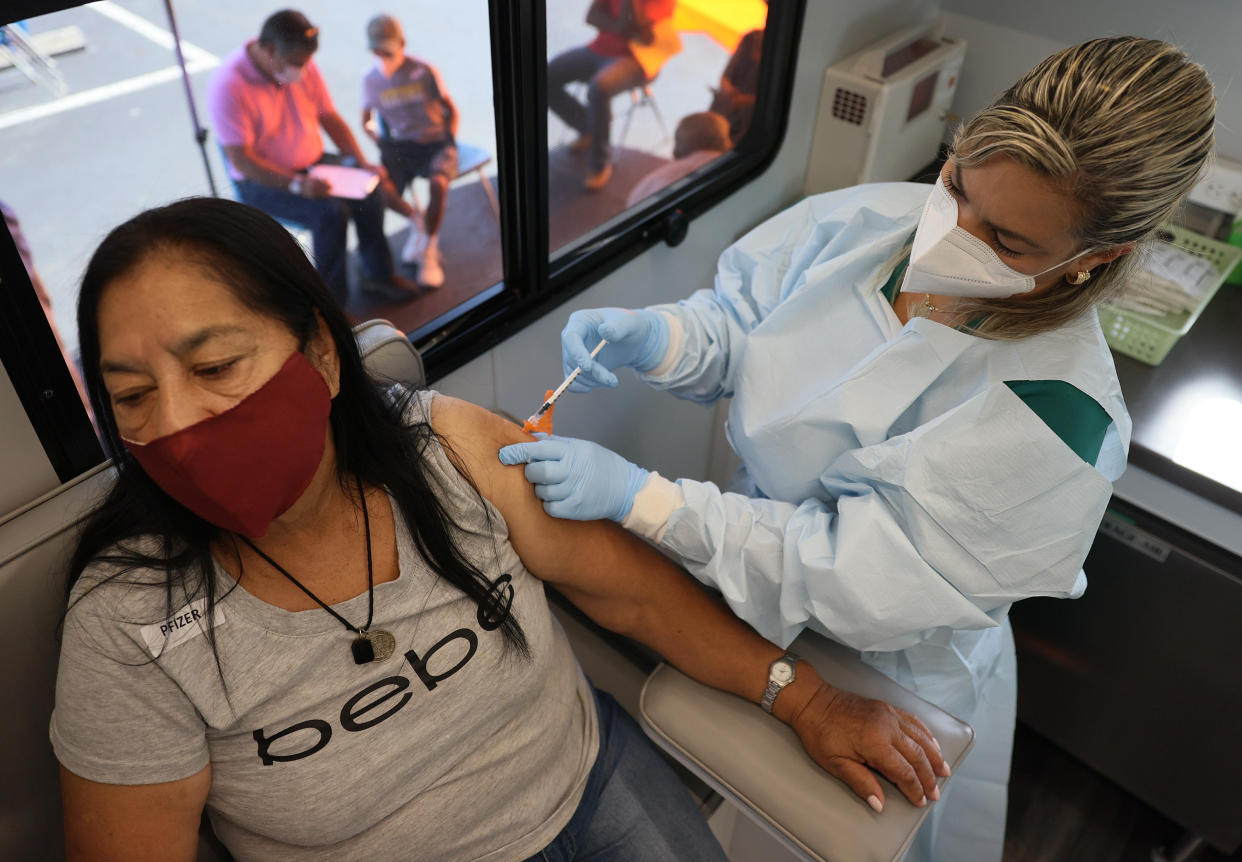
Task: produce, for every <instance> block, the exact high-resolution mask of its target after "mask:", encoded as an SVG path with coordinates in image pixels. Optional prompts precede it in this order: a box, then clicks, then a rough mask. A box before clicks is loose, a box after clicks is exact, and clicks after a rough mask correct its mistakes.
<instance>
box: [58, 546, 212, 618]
mask: <svg viewBox="0 0 1242 862" xmlns="http://www.w3.org/2000/svg"><path fill="white" fill-rule="evenodd" d="M175 553H176V549H175V548H172V547H169V545H168V543H166V542H164V541H163V540H161V539H160V538H159V537H158V536H151V535H140V536H133V537H130V538H128V539H122V540H120V541H118V542H116V543H114V544H113V545H110V546H109V547H107V548H104V549H103V550H102V551H100V552H99V553H98V554H96V555H95V557H94V558H93V559H92V560H90V562H88V563H87V564H86V565H85V566H84V567H83V569H82V571H81V573H80V574H79V575H78V577H77V579H76V580H75V581H74V582H73V586H72V587H71V588H70V590H69V601H68V605H67V607H68V612H70V613H78V612H81V613H85V614H86V615H89V616H92V617H101V618H114V617H124V618H127V619H133V618H137V617H141V616H144V615H148V614H149V613H151V612H154V613H155V614H156V616H158V615H159V614H161V613H162V612H163V609H164V606H165V605H166V604H167V601H168V595H167V591H168V586H169V584H170V583H172V582H173V581H174V580H178V581H181V582H183V583H184V582H186V581H187V580H195V579H186V578H173V577H172V574H173V572H172V569H171V566H172V564H171V563H168V562H167V561H169V560H171V559H172V557H173V555H174V554H175ZM191 598H193V597H191Z"/></svg>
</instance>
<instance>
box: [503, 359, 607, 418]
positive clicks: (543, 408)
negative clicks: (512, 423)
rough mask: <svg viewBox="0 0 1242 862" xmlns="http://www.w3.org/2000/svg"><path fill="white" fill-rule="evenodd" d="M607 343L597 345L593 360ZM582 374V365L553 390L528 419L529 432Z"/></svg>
mask: <svg viewBox="0 0 1242 862" xmlns="http://www.w3.org/2000/svg"><path fill="white" fill-rule="evenodd" d="M607 343H608V340H607V339H602V340H601V341H600V343H599V344H597V345H595V349H594V350H592V351H591V358H592V359H594V358H595V357H596V356H597V355H598V354H599V352H600V351H601V350H603V349H604V345H605V344H607ZM581 373H582V366H581V365H579V366H578V367H577V368H575V369H574V370H573V371H571V372H569V376H568V377H566V378H565V380H564V381H563V382H562V383H561V385H560V386H558V387H556V389H555V390H553V392H552V394H551V395H549V396H548V397H547V399H546V400H545V401H544V402H543V403H542V404H540V405H539V409H538V410H536V411H535V412H534V413H532V414H530V417H529V418H527V420H526V424H525V425H524V426H523V427H524V428H526V429H527V430H530V429H531V428H534V427H535V426H537V425H538V424H539V420H540V419H542V418H543V414H545V413H547V412H548V411H549V410H551V409H552V405H553V404H555V403H556V399H558V398H560V397H561V395H562V394H563V393H564V392H565V390H566V389H568V388H569V384H571V383H573V382H574V381H575V380H577V379H578V375H579V374H581Z"/></svg>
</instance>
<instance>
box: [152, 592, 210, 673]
mask: <svg viewBox="0 0 1242 862" xmlns="http://www.w3.org/2000/svg"><path fill="white" fill-rule="evenodd" d="M211 617H212V619H211V624H212V625H213V626H221V625H224V608H222V607H220V605H219V604H217V605H216V607H215V610H214V611H213V612H212V614H211ZM206 633H207V597H206V596H204V597H203V598H201V599H198V600H197V601H193V602H190V603H189V604H188V605H186V606H185V607H183V608H182V609H181V610H179V611H177V612H176V613H175V614H173V615H172V616H171V617H169V618H168V619H166V620H164V621H162V622H158V623H151V625H149V626H143V627H142V639H143V640H144V641H146V644H147V649H148V650H150V652H151V657H152V658H159V657H160V655H161V654H162V653H163V652H164V650H166V649H171V648H172V647H175V646H179V645H180V644H183V643H185V642H186V641H188V640H190V639H191V638H196V637H198V636H199V635H203V634H206Z"/></svg>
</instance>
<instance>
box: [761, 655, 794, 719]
mask: <svg viewBox="0 0 1242 862" xmlns="http://www.w3.org/2000/svg"><path fill="white" fill-rule="evenodd" d="M797 664H798V656H797V655H795V654H794V653H791V652H787V653H785V654H784V655H783V656H781V657H780V658H778V659H777V660H776V661H774V662H772V663H771V664H770V665H768V687H767V688H765V689H764V690H763V697H762V698H760V700H759V705H760V706H761V707H763V711H764V712H771V711H772V704H773V703H775V702H776V696H777V695H778V694H780V693H781V689H782V688H784V687H785V686H787V685H789V684H790V683H791V682H793V681H794V680H795V679H796V678H797V676H798V670H797V667H796V665H797Z"/></svg>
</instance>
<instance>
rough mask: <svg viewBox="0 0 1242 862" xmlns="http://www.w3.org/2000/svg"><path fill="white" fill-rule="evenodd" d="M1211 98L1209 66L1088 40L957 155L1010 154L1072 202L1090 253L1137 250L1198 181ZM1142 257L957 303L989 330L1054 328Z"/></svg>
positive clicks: (1160, 45) (1206, 150)
mask: <svg viewBox="0 0 1242 862" xmlns="http://www.w3.org/2000/svg"><path fill="white" fill-rule="evenodd" d="M1215 113H1216V99H1215V97H1214V95H1213V93H1212V84H1211V82H1210V81H1209V80H1208V77H1207V74H1206V72H1205V71H1204V70H1203V67H1202V66H1200V65H1198V64H1197V63H1192V62H1191V61H1190V60H1189V59H1188V58H1187V57H1186V55H1185V54H1184V53H1183V52H1182V51H1181V50H1180V49H1178V48H1175V47H1174V46H1172V45H1169V44H1167V43H1165V42H1160V41H1157V40H1154V39H1140V38H1137V37H1133V36H1119V37H1113V38H1106V39H1093V40H1091V41H1089V42H1083V43H1082V44H1080V45H1074V46H1072V47H1069V48H1066V49H1065V50H1063V51H1058V52H1057V53H1056V54H1053V55H1052V56H1051V57H1049V58H1047V59H1046V60H1044V61H1043V62H1042V63H1040V64H1039V65H1038V66H1036V67H1035V68H1034V69H1032V70H1031V71H1030V72H1028V73H1027V74H1026V75H1024V76H1023V77H1022V78H1021V80H1019V81H1018V82H1017V83H1016V84H1014V85H1013V86H1012V87H1010V88H1009V89H1008V90H1007V91H1006V92H1005V93H1004V94H1003V95H1002V96H1001V97H1000V98H999V99H997V100H996V101H995V102H994V103H993V104H992V105H991V106H990V107H988V108H985V109H984V110H983V111H981V112H980V113H979V114H978V115H976V116H975V117H974V118H973V119H971V120H969V121H968V122H966V123H965V124H963V125H962V126H961V127H960V128H958V130H957V131H956V133H955V134H954V137H953V147H952V156H953V158H954V160H955V161H956V162H957V163H958V164H961V165H964V166H971V165H978V164H980V163H982V162H985V161H987V160H988V159H990V158H992V157H993V156H1005V157H1008V158H1011V159H1014V160H1015V161H1017V162H1019V163H1020V164H1022V165H1025V166H1026V167H1028V168H1031V169H1032V170H1035V171H1037V172H1039V173H1041V174H1044V175H1045V176H1047V177H1049V178H1051V179H1052V180H1054V182H1056V183H1057V185H1058V187H1060V188H1063V189H1064V190H1065V191H1066V192H1067V193H1068V194H1069V195H1070V196H1071V197H1072V198H1073V199H1074V200H1076V201H1077V203H1078V207H1079V211H1078V219H1077V228H1076V235H1077V239H1078V241H1079V245H1078V248H1079V249H1081V250H1083V251H1088V250H1101V249H1108V248H1112V247H1114V246H1118V245H1124V244H1127V243H1135V244H1138V245H1140V246H1141V245H1142V244H1143V243H1145V242H1147V241H1149V240H1151V239H1152V237H1153V235H1154V233H1155V231H1156V228H1157V227H1159V225H1160V224H1161V223H1163V222H1165V221H1167V220H1168V219H1169V218H1170V217H1171V216H1172V215H1173V213H1174V212H1175V210H1176V209H1177V207H1178V205H1179V204H1180V203H1181V200H1182V197H1183V196H1184V195H1185V194H1186V193H1187V192H1188V191H1189V190H1190V189H1191V187H1192V186H1194V184H1195V183H1196V182H1197V181H1198V179H1199V176H1200V174H1201V173H1202V171H1203V168H1204V165H1205V164H1206V163H1207V160H1208V157H1209V154H1210V153H1211V151H1212V146H1213V137H1212V128H1213V125H1214V124H1215ZM1135 258H1136V255H1135V254H1128V255H1122V256H1121V257H1119V258H1117V260H1115V261H1113V262H1111V263H1105V264H1101V265H1099V266H1097V267H1096V268H1095V270H1094V271H1093V272H1092V274H1091V275H1092V277H1091V279H1090V280H1089V281H1088V282H1086V283H1085V284H1083V285H1074V284H1070V283H1069V282H1068V281H1065V280H1062V281H1061V282H1059V283H1058V284H1056V285H1054V286H1053V287H1052V288H1050V289H1049V290H1047V291H1044V292H1043V293H1041V294H1038V295H1036V296H1032V297H1028V298H1023V297H1021V296H1017V297H1014V298H1012V299H978V300H968V301H966V302H965V303H963V304H959V305H958V306H957V307H956V308H955V309H954V310H955V312H960V313H961V316H962V319H963V320H969V321H971V323H970V324H968V326H967V328H968V329H969V330H970V331H972V332H974V333H976V334H978V335H982V336H986V337H989V338H999V339H1017V338H1023V337H1026V336H1029V335H1034V334H1036V333H1038V332H1044V331H1047V330H1049V329H1054V328H1056V327H1058V326H1060V325H1062V324H1065V323H1068V322H1069V321H1071V320H1073V319H1075V318H1077V317H1078V316H1079V315H1081V314H1083V313H1084V312H1086V311H1087V310H1088V309H1090V308H1091V307H1092V306H1094V305H1095V304H1096V303H1097V302H1099V301H1100V300H1102V299H1106V298H1107V297H1108V296H1110V295H1113V294H1114V293H1116V292H1117V291H1119V290H1120V289H1121V288H1122V287H1123V286H1124V284H1125V282H1126V280H1127V275H1128V273H1129V272H1130V271H1131V269H1132V268H1133V266H1134V261H1135Z"/></svg>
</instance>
